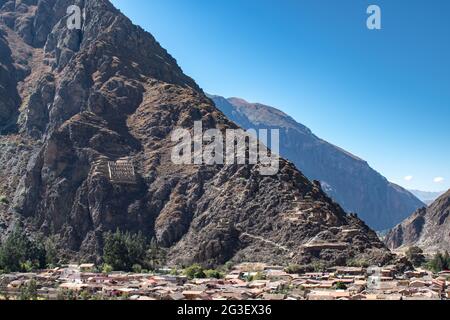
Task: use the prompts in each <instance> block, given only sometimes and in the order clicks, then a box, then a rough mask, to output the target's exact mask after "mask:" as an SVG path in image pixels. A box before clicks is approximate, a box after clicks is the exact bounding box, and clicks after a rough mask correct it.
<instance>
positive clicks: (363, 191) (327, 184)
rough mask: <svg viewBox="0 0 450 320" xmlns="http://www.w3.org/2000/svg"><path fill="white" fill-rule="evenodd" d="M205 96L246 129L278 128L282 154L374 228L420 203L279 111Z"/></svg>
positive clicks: (400, 217) (398, 219)
mask: <svg viewBox="0 0 450 320" xmlns="http://www.w3.org/2000/svg"><path fill="white" fill-rule="evenodd" d="M210 98H212V99H213V101H214V102H215V104H216V106H217V107H218V108H219V109H220V110H221V111H222V112H223V113H225V115H226V116H227V117H228V118H229V119H231V120H232V121H234V122H235V123H236V124H238V125H239V126H241V127H243V128H245V129H249V128H254V129H259V128H267V129H270V128H278V129H280V153H281V156H283V157H285V158H287V159H288V160H290V161H292V162H293V163H294V164H295V165H296V166H297V167H298V168H299V169H300V170H301V171H302V172H303V173H304V174H305V175H306V176H307V177H308V178H309V179H311V180H318V181H320V182H321V184H322V188H323V189H324V191H325V192H326V193H328V195H330V196H331V197H332V198H333V199H334V200H335V201H337V202H338V203H339V204H340V205H341V206H342V207H343V208H344V209H345V210H347V211H349V212H355V213H357V214H358V215H359V217H360V218H362V219H363V220H364V221H365V222H366V223H368V224H369V226H371V227H372V228H374V229H375V230H387V229H391V228H392V227H393V226H395V225H396V224H398V223H400V222H401V221H403V220H404V219H405V218H406V217H408V216H409V215H411V213H412V212H414V211H415V210H416V209H418V208H421V207H423V206H425V204H424V203H423V202H421V201H420V200H419V199H418V198H416V197H415V196H414V195H413V194H412V193H410V192H409V191H407V190H405V189H404V188H402V187H400V186H398V185H396V184H394V183H391V182H389V181H388V180H387V179H386V178H385V177H383V176H382V175H381V174H380V173H378V172H376V171H375V170H373V169H372V168H371V167H370V166H369V164H368V163H367V162H366V161H364V160H362V159H360V158H358V157H356V156H354V155H353V154H351V153H349V152H347V151H345V150H343V149H341V148H339V147H337V146H335V145H332V144H331V143H328V142H326V141H324V140H322V139H320V138H318V137H317V136H315V135H314V134H313V133H312V132H311V130H310V129H309V128H307V127H305V126H304V125H302V124H300V123H298V122H296V121H295V120H294V119H293V118H291V117H290V116H288V115H286V114H285V113H283V112H282V111H280V110H277V109H275V108H273V107H270V106H266V105H263V104H259V103H249V102H247V101H245V100H243V99H240V98H230V99H225V98H223V97H220V96H210Z"/></svg>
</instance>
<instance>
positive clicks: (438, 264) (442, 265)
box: [428, 251, 450, 272]
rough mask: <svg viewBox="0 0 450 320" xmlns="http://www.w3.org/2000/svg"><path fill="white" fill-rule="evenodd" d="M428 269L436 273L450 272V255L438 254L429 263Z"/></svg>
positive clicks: (446, 253)
mask: <svg viewBox="0 0 450 320" xmlns="http://www.w3.org/2000/svg"><path fill="white" fill-rule="evenodd" d="M428 268H429V269H430V270H432V271H434V272H441V271H444V270H450V255H449V253H448V251H446V252H445V253H444V254H442V253H440V252H438V253H436V255H435V256H434V257H433V259H431V261H430V262H429V263H428Z"/></svg>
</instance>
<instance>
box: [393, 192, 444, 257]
mask: <svg viewBox="0 0 450 320" xmlns="http://www.w3.org/2000/svg"><path fill="white" fill-rule="evenodd" d="M385 242H386V244H387V245H388V246H389V248H391V249H398V248H401V247H411V246H419V247H421V248H423V249H424V250H425V251H428V252H430V253H433V252H436V251H440V250H442V251H445V250H447V251H450V191H448V192H447V193H445V194H444V195H442V196H441V197H440V198H438V199H437V200H436V201H435V202H433V204H431V205H430V206H429V207H428V208H421V209H419V210H417V211H416V212H414V214H413V215H412V216H411V217H409V218H408V219H406V220H405V221H403V222H402V223H401V224H399V225H398V226H396V227H395V228H394V229H392V230H391V231H390V232H389V233H388V235H387V236H386V238H385Z"/></svg>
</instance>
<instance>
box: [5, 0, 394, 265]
mask: <svg viewBox="0 0 450 320" xmlns="http://www.w3.org/2000/svg"><path fill="white" fill-rule="evenodd" d="M76 3H77V4H78V5H79V6H80V7H81V8H83V9H84V11H85V19H84V20H83V25H82V29H81V30H76V29H74V30H69V29H68V28H67V27H66V20H67V17H66V16H65V12H66V9H67V6H68V5H71V4H72V1H68V0H27V1H4V0H0V6H1V9H0V26H1V30H2V32H1V42H0V43H1V46H2V52H3V53H5V54H6V56H5V57H3V55H2V57H3V58H2V68H3V69H4V70H7V71H5V72H3V73H2V78H1V81H2V82H1V84H2V87H3V88H6V86H8V88H10V89H8V90H6V91H7V92H8V96H7V99H6V100H2V101H3V105H2V109H1V110H2V111H1V118H0V119H1V120H0V127H3V128H5V130H4V133H3V135H0V145H1V149H0V160H1V162H0V177H1V179H0V190H1V191H0V192H1V194H3V195H4V196H5V197H6V198H7V199H8V200H9V204H0V217H1V222H0V228H2V229H10V228H11V227H12V225H13V224H14V223H15V222H17V221H21V222H22V223H24V224H25V226H26V227H27V228H28V230H29V231H30V232H40V233H43V234H45V235H54V236H56V237H57V238H58V243H59V244H60V246H61V248H62V249H63V251H64V253H65V254H66V255H67V256H68V257H70V258H73V257H79V258H83V260H91V259H96V258H98V256H99V254H100V253H101V250H102V243H103V233H104V232H106V231H109V230H116V229H117V228H120V229H122V230H129V231H133V232H138V231H142V232H143V233H144V234H145V235H146V236H147V237H148V238H153V237H154V238H156V239H157V241H158V242H159V244H160V245H162V246H164V247H166V248H168V249H169V262H170V263H174V264H175V263H180V264H189V263H193V262H200V263H204V264H208V265H215V264H221V263H224V262H226V261H229V260H234V261H264V262H269V263H287V262H293V263H295V262H297V263H308V262H311V261H314V260H318V259H320V260H323V261H326V262H327V263H331V264H333V263H336V264H343V263H346V262H348V261H350V260H353V259H358V260H360V259H364V260H368V261H372V262H384V261H387V260H389V259H390V254H389V252H388V251H387V249H386V248H385V246H384V245H383V244H382V243H381V242H380V241H379V239H378V238H377V236H376V234H375V233H374V232H373V231H371V230H370V229H369V228H368V227H367V226H366V225H365V224H364V223H363V222H361V221H360V220H359V219H357V218H356V217H354V216H348V215H346V213H345V212H344V211H343V210H342V209H341V207H339V206H338V205H337V204H335V203H333V202H332V201H331V200H330V199H329V198H328V197H327V196H326V195H325V194H324V193H323V192H322V191H321V189H320V186H317V185H315V184H313V183H311V182H310V181H308V180H307V179H306V178H305V177H304V176H303V175H302V174H301V173H300V172H299V171H297V170H296V169H295V167H294V166H293V164H291V163H289V162H287V161H284V160H281V163H280V171H279V173H278V174H277V175H275V176H269V177H265V176H262V175H261V174H260V173H259V170H258V166H253V165H245V166H238V165H234V166H233V165H229V166H219V165H217V166H206V165H175V164H173V163H172V162H171V158H170V156H171V152H172V148H173V146H174V145H175V143H174V142H172V141H171V133H172V131H173V130H174V129H176V128H187V129H189V130H191V131H192V128H193V126H194V121H198V120H201V121H202V123H203V127H204V129H208V128H218V129H221V130H225V129H229V128H236V126H235V124H233V123H232V122H230V121H229V120H228V119H227V118H226V117H225V116H224V115H223V113H221V112H220V111H219V110H218V109H216V108H215V106H214V104H213V103H212V101H211V100H209V99H208V98H207V97H206V96H205V95H204V93H203V92H202V90H201V89H200V88H199V87H198V86H197V84H196V83H195V82H194V81H193V80H192V79H191V78H189V77H187V76H185V75H184V74H183V72H182V71H181V69H180V68H179V67H178V65H177V63H176V61H175V60H174V59H173V58H172V57H171V56H170V55H169V54H168V53H167V52H166V51H165V50H164V49H162V48H161V47H160V45H159V44H158V43H157V42H156V41H155V39H154V38H153V37H152V36H151V35H150V34H148V33H146V32H144V31H143V30H142V29H141V28H139V27H136V26H134V25H133V24H132V23H131V22H130V21H129V20H128V19H127V18H126V17H125V16H123V15H122V14H121V13H120V12H119V11H118V10H116V9H115V8H114V7H113V6H112V5H111V4H110V3H109V2H108V1H106V0H84V1H82V0H79V1H77V2H76ZM14 88H15V89H14ZM3 231H4V230H2V234H5V232H3Z"/></svg>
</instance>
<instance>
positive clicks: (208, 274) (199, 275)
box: [183, 264, 225, 280]
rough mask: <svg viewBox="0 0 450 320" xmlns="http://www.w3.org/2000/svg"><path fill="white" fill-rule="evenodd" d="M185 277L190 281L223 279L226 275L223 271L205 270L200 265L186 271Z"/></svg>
mask: <svg viewBox="0 0 450 320" xmlns="http://www.w3.org/2000/svg"><path fill="white" fill-rule="evenodd" d="M183 273H184V275H185V276H186V277H188V278H189V279H191V280H192V279H223V278H224V277H225V273H224V271H222V270H215V269H204V268H203V267H202V266H200V265H198V264H194V265H192V266H190V267H188V268H186V269H184V272H183Z"/></svg>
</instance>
